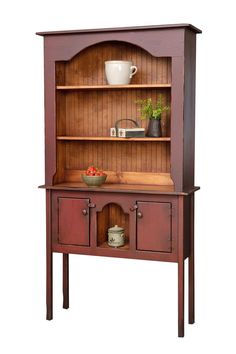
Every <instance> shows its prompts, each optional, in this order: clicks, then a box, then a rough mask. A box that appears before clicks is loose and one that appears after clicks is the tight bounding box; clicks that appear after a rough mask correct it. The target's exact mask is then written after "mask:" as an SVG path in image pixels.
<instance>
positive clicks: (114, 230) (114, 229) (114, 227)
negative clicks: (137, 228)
mask: <svg viewBox="0 0 236 354" xmlns="http://www.w3.org/2000/svg"><path fill="white" fill-rule="evenodd" d="M108 231H109V232H120V231H124V229H123V227H120V226H118V225H115V226H113V227H110V229H108Z"/></svg>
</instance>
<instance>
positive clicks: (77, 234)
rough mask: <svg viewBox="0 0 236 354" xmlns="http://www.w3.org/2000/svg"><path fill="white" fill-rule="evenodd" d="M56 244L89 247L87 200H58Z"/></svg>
mask: <svg viewBox="0 0 236 354" xmlns="http://www.w3.org/2000/svg"><path fill="white" fill-rule="evenodd" d="M57 202H58V242H59V243H61V244H68V245H81V246H89V208H88V203H89V199H79V198H58V199H57Z"/></svg>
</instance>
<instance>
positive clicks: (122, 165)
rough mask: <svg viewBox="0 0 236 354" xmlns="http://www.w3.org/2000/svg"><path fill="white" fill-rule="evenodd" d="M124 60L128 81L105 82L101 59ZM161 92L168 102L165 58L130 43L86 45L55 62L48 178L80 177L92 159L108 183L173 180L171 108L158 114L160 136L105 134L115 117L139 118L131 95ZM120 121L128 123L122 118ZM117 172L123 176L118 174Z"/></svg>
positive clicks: (168, 77)
mask: <svg viewBox="0 0 236 354" xmlns="http://www.w3.org/2000/svg"><path fill="white" fill-rule="evenodd" d="M117 58H119V59H121V60H130V61H132V62H133V63H134V64H135V65H136V66H137V67H138V72H137V74H136V75H135V76H134V77H133V78H132V82H131V84H129V85H107V82H106V78H105V70H104V62H105V61H106V60H113V59H117ZM160 95H161V96H162V100H163V104H164V105H171V58H170V57H154V56H152V55H151V54H149V53H148V52H146V51H145V50H143V49H141V48H140V47H137V46H135V45H134V44H131V43H125V42H119V41H115V42H113V41H110V42H109V41H108V42H103V43H98V44H95V45H92V46H90V47H88V48H86V49H84V50H83V51H82V52H80V53H79V54H78V55H76V56H74V57H73V58H72V59H71V60H69V61H63V62H56V118H57V131H56V141H57V173H56V175H55V176H54V183H61V182H65V183H66V182H81V173H82V172H83V171H84V170H86V169H87V167H88V166H89V165H95V166H97V167H99V168H100V169H102V170H104V171H106V173H108V179H107V182H108V183H111V184H112V183H115V184H116V183H122V184H135V183H136V184H141V185H142V184H154V185H162V184H163V183H164V184H165V185H170V184H173V182H172V181H171V176H170V149H171V113H170V112H168V113H164V114H163V115H162V121H161V124H162V137H161V138H150V137H144V138H118V137H110V136H109V134H110V128H111V127H114V126H115V123H116V121H117V120H119V119H126V118H131V119H133V120H135V121H137V122H138V124H139V126H141V127H143V128H147V124H148V122H147V121H144V120H141V119H140V112H139V107H138V105H137V104H136V101H137V100H139V99H146V98H149V97H151V98H152V100H153V101H155V100H157V99H158V98H159V97H160ZM120 127H123V128H124V127H127V128H129V127H132V123H130V122H126V123H124V122H122V123H121V125H120ZM120 176H123V177H122V178H121V177H120Z"/></svg>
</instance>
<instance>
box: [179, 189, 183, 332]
mask: <svg viewBox="0 0 236 354" xmlns="http://www.w3.org/2000/svg"><path fill="white" fill-rule="evenodd" d="M178 336H179V337H184V197H183V196H181V197H179V222H178Z"/></svg>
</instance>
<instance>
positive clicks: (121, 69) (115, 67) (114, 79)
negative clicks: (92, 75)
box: [105, 60, 138, 85]
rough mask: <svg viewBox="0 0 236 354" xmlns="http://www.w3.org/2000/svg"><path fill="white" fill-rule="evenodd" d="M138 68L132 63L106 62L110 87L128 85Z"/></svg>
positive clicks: (121, 61) (122, 61)
mask: <svg viewBox="0 0 236 354" xmlns="http://www.w3.org/2000/svg"><path fill="white" fill-rule="evenodd" d="M137 70H138V68H137V66H135V65H133V63H132V61H126V60H109V61H105V73H106V78H107V82H108V84H109V85H128V84H129V83H130V80H131V78H132V77H133V76H134V75H135V74H136V72H137Z"/></svg>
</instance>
